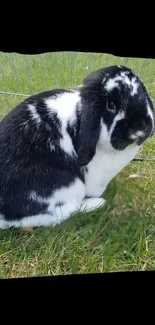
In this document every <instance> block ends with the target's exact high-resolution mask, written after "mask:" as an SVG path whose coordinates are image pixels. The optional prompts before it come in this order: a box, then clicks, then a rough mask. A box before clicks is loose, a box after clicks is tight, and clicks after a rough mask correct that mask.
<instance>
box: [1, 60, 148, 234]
mask: <svg viewBox="0 0 155 325" xmlns="http://www.w3.org/2000/svg"><path fill="white" fill-rule="evenodd" d="M153 133H154V107H153V104H152V102H151V100H150V98H149V95H148V93H147V91H146V89H145V87H144V85H143V84H142V82H141V81H140V79H139V78H138V77H137V76H136V75H135V73H134V72H133V71H131V70H130V69H129V68H127V67H124V66H110V67H106V68H103V69H99V70H97V71H94V72H92V73H90V74H89V75H88V76H87V77H86V78H85V80H84V82H83V84H82V85H81V86H80V87H79V88H77V89H74V90H73V89H55V90H51V91H47V92H43V93H40V94H37V95H34V96H31V97H30V98H28V99H26V100H25V101H23V102H22V103H21V104H19V105H18V106H17V107H15V108H14V109H13V110H12V111H11V112H10V113H9V114H8V115H7V116H6V117H5V118H4V119H3V120H2V121H1V122H0V228H7V227H38V226H50V225H52V226H55V225H56V224H60V223H61V222H62V221H63V220H65V219H67V218H69V217H70V216H71V215H72V214H74V213H76V212H79V211H84V210H85V211H91V210H94V209H96V208H97V207H101V206H103V205H104V203H105V200H104V199H103V198H101V196H102V194H103V192H104V191H105V189H106V187H107V185H108V183H109V182H110V181H111V180H112V178H113V177H115V176H116V174H118V173H119V172H120V171H121V170H122V169H123V168H124V167H125V166H126V165H127V164H128V163H129V162H130V161H131V160H132V159H133V158H134V157H135V155H136V154H137V152H138V150H139V147H140V145H141V144H142V143H143V142H144V141H145V140H146V139H147V138H148V137H150V136H152V135H153Z"/></svg>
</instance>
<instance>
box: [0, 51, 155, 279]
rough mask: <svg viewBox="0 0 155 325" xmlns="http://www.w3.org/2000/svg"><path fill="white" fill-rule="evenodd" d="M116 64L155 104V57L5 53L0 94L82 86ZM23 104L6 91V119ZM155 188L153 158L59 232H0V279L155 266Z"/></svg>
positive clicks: (148, 153)
mask: <svg viewBox="0 0 155 325" xmlns="http://www.w3.org/2000/svg"><path fill="white" fill-rule="evenodd" d="M110 64H124V65H127V66H128V67H130V68H132V69H133V70H134V71H135V72H136V73H137V74H138V75H139V76H140V77H141V79H142V81H143V82H144V84H145V86H146V88H147V90H148V92H149V94H150V96H151V98H152V99H155V60H149V61H148V60H144V59H128V60H127V59H125V58H116V57H113V56H109V55H105V54H91V55H90V54H84V53H75V54H72V53H58V54H55V53H53V54H43V55H37V56H26V57H24V56H22V55H17V54H12V55H11V56H9V55H8V54H4V53H0V92H6V91H7V92H10V93H14V92H15V93H21V94H27V95H29V94H32V93H37V92H39V91H42V90H46V89H51V88H53V87H56V86H59V87H71V86H76V85H78V84H80V83H81V81H82V79H83V78H84V77H85V76H86V74H87V73H88V72H89V71H93V70H94V69H97V68H100V67H104V66H106V65H110ZM23 99H24V97H22V96H15V95H7V96H6V95H4V94H0V118H2V117H3V116H5V115H6V113H7V112H8V111H9V110H10V109H11V108H13V107H14V106H15V105H16V104H17V103H19V102H20V101H22V100H23ZM154 141H155V138H152V139H151V140H148V141H147V143H146V145H145V157H147V158H153V157H154V158H155V143H154ZM141 154H142V151H141V152H140V153H139V156H141ZM154 189H155V161H144V162H135V161H134V162H131V163H130V164H129V165H128V166H127V167H126V168H125V169H124V170H123V171H122V172H121V173H120V174H119V175H118V176H117V177H116V178H115V179H113V181H112V182H111V183H110V184H109V186H108V188H107V191H106V193H105V194H104V197H105V199H106V200H107V204H106V205H105V206H104V208H102V209H100V210H98V211H96V212H94V213H88V214H80V215H77V216H75V217H72V218H70V220H67V221H66V222H65V223H64V224H62V225H61V226H59V227H56V228H40V229H37V230H35V231H34V232H32V233H24V232H21V231H20V230H14V231H12V230H7V231H6V230H5V231H4V230H0V278H8V277H12V278H14V277H27V276H40V275H58V274H72V273H94V272H96V273H98V272H99V273H100V272H115V271H133V270H152V269H155V193H154Z"/></svg>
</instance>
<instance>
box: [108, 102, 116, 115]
mask: <svg viewBox="0 0 155 325" xmlns="http://www.w3.org/2000/svg"><path fill="white" fill-rule="evenodd" d="M106 108H107V110H108V111H111V112H113V113H116V106H115V104H114V103H113V102H107V103H106Z"/></svg>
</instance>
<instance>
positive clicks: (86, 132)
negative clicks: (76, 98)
mask: <svg viewBox="0 0 155 325" xmlns="http://www.w3.org/2000/svg"><path fill="white" fill-rule="evenodd" d="M99 135H100V111H99V107H98V106H97V105H94V103H93V102H92V103H91V102H85V103H83V105H82V112H81V121H80V128H79V133H78V149H77V153H78V164H79V165H80V166H86V165H88V163H89V162H90V160H91V159H92V158H93V156H94V155H95V151H96V145H97V141H98V139H99Z"/></svg>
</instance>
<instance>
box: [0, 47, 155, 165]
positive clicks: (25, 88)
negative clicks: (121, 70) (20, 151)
mask: <svg viewBox="0 0 155 325" xmlns="http://www.w3.org/2000/svg"><path fill="white" fill-rule="evenodd" d="M112 64H122V65H125V66H128V67H129V68H131V69H133V70H134V71H135V73H137V75H138V76H139V77H140V78H141V79H142V81H143V82H144V84H145V86H146V88H147V90H148V92H149V95H150V97H151V99H152V101H153V102H155V60H154V59H132V58H120V57H115V56H112V55H108V54H100V53H79V52H61V53H56V52H55V53H45V54H40V55H22V54H17V53H2V52H0V119H1V118H3V117H4V116H5V115H6V114H7V113H8V112H9V111H10V110H11V109H12V108H13V107H14V106H15V105H17V104H18V103H20V102H21V101H22V100H23V99H24V98H26V97H29V96H30V95H32V94H34V93H37V92H40V91H44V90H48V89H52V88H55V87H67V88H69V87H75V86H77V85H79V84H81V82H82V80H83V79H84V77H85V76H86V75H87V74H88V73H89V72H90V71H93V70H95V69H98V68H101V67H104V66H108V65H112ZM149 141H150V140H148V141H147V143H146V144H145V145H143V146H142V148H141V150H140V152H139V154H138V156H137V158H136V160H142V161H143V160H148V161H150V160H152V161H155V150H154V145H153V144H154V137H153V138H152V139H151V142H149Z"/></svg>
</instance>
